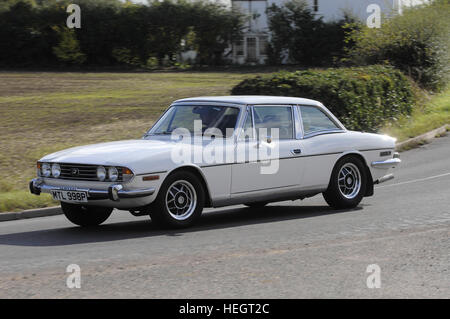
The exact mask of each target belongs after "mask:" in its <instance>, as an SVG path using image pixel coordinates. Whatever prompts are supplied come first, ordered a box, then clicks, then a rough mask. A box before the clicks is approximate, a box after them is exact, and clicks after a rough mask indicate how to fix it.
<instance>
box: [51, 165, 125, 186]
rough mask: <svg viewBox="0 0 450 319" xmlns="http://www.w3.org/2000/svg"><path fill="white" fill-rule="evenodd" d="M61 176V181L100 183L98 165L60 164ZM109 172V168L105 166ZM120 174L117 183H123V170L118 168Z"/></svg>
mask: <svg viewBox="0 0 450 319" xmlns="http://www.w3.org/2000/svg"><path fill="white" fill-rule="evenodd" d="M59 165H60V167H61V175H60V176H59V178H60V179H72V180H84V181H98V178H97V167H98V166H97V165H87V164H66V163H60V164H59ZM104 167H105V169H106V170H108V166H104ZM116 168H117V171H118V172H119V178H118V179H117V182H121V181H122V179H123V178H122V168H121V167H116Z"/></svg>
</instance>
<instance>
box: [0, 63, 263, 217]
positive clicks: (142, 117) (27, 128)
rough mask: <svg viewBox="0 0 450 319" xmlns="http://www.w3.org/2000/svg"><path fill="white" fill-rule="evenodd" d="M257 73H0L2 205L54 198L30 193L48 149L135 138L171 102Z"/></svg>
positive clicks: (219, 90)
mask: <svg viewBox="0 0 450 319" xmlns="http://www.w3.org/2000/svg"><path fill="white" fill-rule="evenodd" d="M262 71H263V72H265V71H264V70H262ZM255 74H257V73H246V74H243V73H236V72H216V73H214V72H178V73H177V72H170V73H57V72H0V79H1V80H0V119H1V121H0V132H1V142H0V170H1V172H2V180H1V181H0V212H1V211H17V210H22V209H26V208H33V207H44V206H47V205H51V204H53V202H52V200H51V199H50V196H49V195H48V194H42V195H41V196H34V195H31V194H28V181H29V180H30V179H32V178H34V177H35V174H36V170H35V165H36V161H37V160H38V159H39V158H41V157H42V156H44V155H45V154H48V153H51V152H55V151H58V150H61V149H65V148H68V147H72V146H78V145H84V144H90V143H99V142H106V141H113V140H121V139H134V138H140V137H141V136H142V135H143V134H144V133H145V132H146V130H148V129H149V128H150V127H151V125H152V124H153V122H154V121H155V120H156V119H157V118H158V117H159V115H160V114H161V113H162V111H163V110H165V109H166V108H167V107H168V106H169V104H170V103H171V102H172V101H174V100H176V99H180V98H185V97H192V96H199V95H227V94H229V91H230V90H231V88H232V87H233V86H234V85H235V84H237V83H238V82H240V81H241V80H243V79H244V78H246V77H248V76H252V75H255Z"/></svg>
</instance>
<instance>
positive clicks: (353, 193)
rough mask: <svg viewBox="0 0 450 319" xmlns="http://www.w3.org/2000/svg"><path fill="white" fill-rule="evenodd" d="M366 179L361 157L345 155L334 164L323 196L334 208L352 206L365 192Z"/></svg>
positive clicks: (357, 202) (359, 200)
mask: <svg viewBox="0 0 450 319" xmlns="http://www.w3.org/2000/svg"><path fill="white" fill-rule="evenodd" d="M367 180H368V179H367V170H366V167H365V164H364V163H363V162H362V161H361V159H360V158H359V157H356V156H351V155H350V156H346V157H344V158H342V159H340V160H339V161H338V162H337V163H336V165H335V166H334V169H333V172H332V173H331V178H330V183H329V185H328V189H327V190H326V191H325V192H324V193H323V197H324V198H325V201H326V202H327V203H328V205H330V206H331V207H333V208H335V209H343V208H354V207H356V206H358V204H359V203H360V202H361V200H362V199H363V197H364V194H365V193H366V188H367Z"/></svg>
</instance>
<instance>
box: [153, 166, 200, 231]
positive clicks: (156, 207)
mask: <svg viewBox="0 0 450 319" xmlns="http://www.w3.org/2000/svg"><path fill="white" fill-rule="evenodd" d="M204 203H205V191H204V189H203V186H202V183H201V182H200V180H199V179H198V177H197V176H195V175H194V174H192V173H191V172H186V171H184V172H183V171H180V172H176V173H174V174H172V175H170V176H168V177H167V178H166V180H165V181H164V183H163V185H162V186H161V188H160V190H159V192H158V196H157V197H156V199H155V201H154V203H153V204H152V207H151V208H150V217H151V219H152V221H154V222H155V223H157V224H159V225H162V226H168V227H172V228H182V227H188V226H191V225H192V224H193V223H194V222H195V221H196V220H197V219H198V218H199V217H200V216H201V214H202V211H203V206H204Z"/></svg>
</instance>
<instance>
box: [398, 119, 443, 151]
mask: <svg viewBox="0 0 450 319" xmlns="http://www.w3.org/2000/svg"><path fill="white" fill-rule="evenodd" d="M447 129H450V124H445V125H444V126H441V127H439V128H437V129H435V130H432V131H429V132H427V133H424V134H422V135H419V136H416V137H413V138H410V139H408V140H406V141H403V142H400V143H397V144H395V149H396V150H397V151H400V152H401V151H407V150H409V149H411V148H414V147H416V146H418V145H422V144H425V143H429V142H431V141H432V140H433V139H434V138H435V137H436V136H438V135H442V134H445V133H446V132H447Z"/></svg>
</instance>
